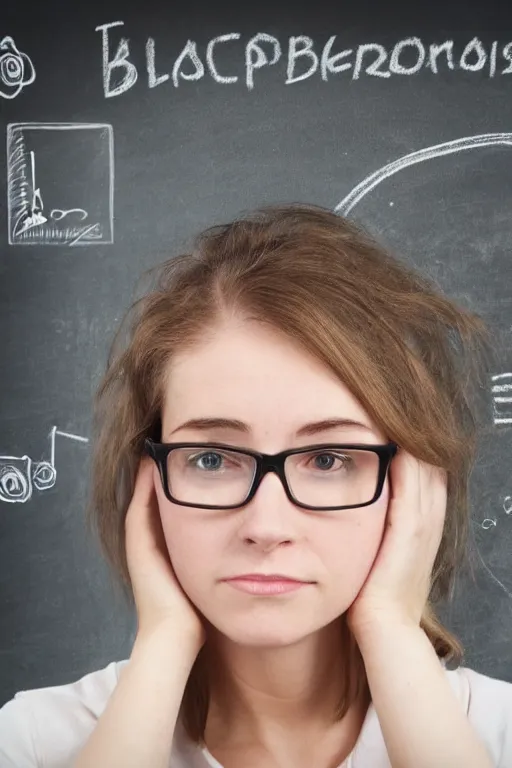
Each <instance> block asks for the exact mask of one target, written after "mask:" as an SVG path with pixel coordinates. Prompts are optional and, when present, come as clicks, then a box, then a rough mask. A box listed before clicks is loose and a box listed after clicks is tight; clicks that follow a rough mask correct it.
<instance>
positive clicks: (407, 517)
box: [347, 450, 447, 639]
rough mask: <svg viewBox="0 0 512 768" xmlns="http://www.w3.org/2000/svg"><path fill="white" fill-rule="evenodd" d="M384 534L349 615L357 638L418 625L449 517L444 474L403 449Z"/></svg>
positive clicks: (393, 465)
mask: <svg viewBox="0 0 512 768" xmlns="http://www.w3.org/2000/svg"><path fill="white" fill-rule="evenodd" d="M390 476H391V484H390V498H389V502H388V510H387V517H386V525H385V529H384V534H383V537H382V541H381V544H380V548H379V551H378V552H377V556H376V558H375V560H374V562H373V565H372V568H371V570H370V573H369V574H368V577H367V578H366V581H365V583H364V584H363V586H362V588H361V590H360V592H359V594H358V595H357V597H356V599H355V600H354V602H353V603H352V605H351V606H350V608H349V609H348V612H347V620H348V624H349V627H350V629H351V630H352V632H353V633H354V635H355V636H356V639H357V637H358V634H361V633H364V632H367V631H372V630H373V628H375V627H379V626H382V625H387V626H390V625H392V626H395V627H396V626H400V625H407V626H419V624H420V620H421V617H422V614H423V611H424V608H425V605H426V603H427V600H428V596H429V593H430V588H431V575H432V568H433V565H434V561H435V557H436V554H437V551H438V549H439V545H440V543H441V538H442V534H443V527H444V520H445V515H446V498H447V494H446V472H445V471H444V470H442V469H440V468H439V467H433V466H431V465H430V464H425V463H424V462H421V461H419V460H418V459H416V458H414V457H413V456H411V454H409V453H407V452H405V451H403V450H399V451H398V453H397V455H396V456H395V458H394V459H393V461H392V462H391V468H390Z"/></svg>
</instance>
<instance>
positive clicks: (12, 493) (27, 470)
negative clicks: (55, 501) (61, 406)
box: [0, 427, 89, 504]
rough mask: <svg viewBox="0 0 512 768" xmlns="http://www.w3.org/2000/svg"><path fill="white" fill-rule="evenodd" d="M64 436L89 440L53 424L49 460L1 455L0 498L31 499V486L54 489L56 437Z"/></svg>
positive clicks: (79, 440)
mask: <svg viewBox="0 0 512 768" xmlns="http://www.w3.org/2000/svg"><path fill="white" fill-rule="evenodd" d="M57 435H59V436H60V437H66V438H68V439H69V440H76V441H78V442H81V443H88V442H89V440H88V438H86V437H81V436H80V435H73V434H71V433H69V432H62V431H60V430H58V429H57V427H52V429H51V431H50V434H49V440H50V460H49V461H33V460H32V459H31V458H30V456H26V455H25V456H0V501H5V502H8V503H18V504H20V503H21V504H23V503H25V502H27V501H29V500H30V499H31V498H32V493H33V490H34V488H35V489H36V490H37V491H46V490H48V489H49V488H53V486H54V485H55V481H56V479H57V468H56V466H55V438H56V436H57Z"/></svg>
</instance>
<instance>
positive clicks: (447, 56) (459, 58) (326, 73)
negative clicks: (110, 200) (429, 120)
mask: <svg viewBox="0 0 512 768" xmlns="http://www.w3.org/2000/svg"><path fill="white" fill-rule="evenodd" d="M123 26H124V21H112V22H110V23H108V24H100V25H99V26H97V27H96V31H97V32H101V37H102V44H101V50H102V62H103V93H104V96H105V98H107V99H108V98H112V97H114V96H120V95H121V94H123V93H126V91H128V90H130V88H132V87H133V86H134V85H135V83H136V82H137V80H138V78H139V71H138V69H137V67H136V66H135V64H134V62H133V61H132V60H131V58H130V56H131V49H130V40H129V38H127V37H121V38H120V39H119V38H118V42H117V46H116V47H115V49H114V48H113V45H115V43H114V44H113V45H112V46H111V43H112V40H111V38H112V37H113V36H114V34H115V33H112V30H113V29H114V28H116V27H123ZM241 37H242V35H241V34H240V33H239V32H232V33H229V34H225V35H219V36H218V37H215V38H212V39H211V40H210V41H209V42H208V43H207V45H206V51H205V53H204V55H202V54H201V52H200V50H199V48H198V45H197V43H196V41H195V40H187V42H186V43H185V45H184V46H183V48H182V49H181V51H180V52H179V53H178V55H177V56H176V57H175V58H174V61H173V62H172V66H171V67H168V69H169V71H161V72H160V74H158V73H157V61H156V60H157V43H156V41H155V39H154V38H153V37H148V38H147V40H146V43H145V59H146V72H147V86H148V88H156V87H157V86H160V85H163V84H164V83H167V82H170V83H172V85H173V86H174V87H175V88H178V87H179V85H180V82H181V81H182V80H188V81H195V80H201V79H202V78H203V77H205V75H206V74H207V73H208V74H209V75H210V76H211V77H212V78H213V80H214V81H215V82H216V83H220V84H223V85H226V84H235V83H237V82H238V81H239V75H237V74H235V73H227V72H225V71H224V72H223V73H222V74H221V71H220V70H221V69H222V67H221V66H220V64H219V63H218V61H219V59H221V58H222V49H223V46H226V45H230V46H233V45H235V46H236V49H241V51H240V63H241V66H243V68H244V74H245V85H246V87H247V89H248V90H252V89H253V88H254V86H255V73H256V72H257V71H258V70H262V69H263V68H265V67H272V66H274V65H275V64H277V63H278V62H279V61H280V60H281V59H285V62H284V63H285V64H286V66H285V67H284V66H283V70H285V71H286V80H285V85H292V84H294V83H299V82H302V81H304V80H307V79H309V78H311V77H313V76H314V75H315V74H316V73H317V72H319V73H320V78H321V79H322V80H323V81H324V82H327V81H328V80H329V78H332V77H333V76H337V75H340V74H342V73H347V75H346V76H348V77H350V78H351V79H352V80H359V79H360V78H361V77H362V76H370V77H380V78H390V77H393V76H411V75H415V74H416V73H418V72H420V71H423V70H429V71H430V72H431V73H432V74H434V75H438V74H439V73H442V72H446V71H454V70H457V69H459V70H461V71H464V72H479V73H481V72H484V71H485V72H486V74H487V76H488V77H490V78H492V77H496V76H497V75H507V74H511V73H512V42H507V43H502V44H500V43H499V42H498V41H497V40H494V41H493V42H492V43H491V44H490V45H489V46H488V45H486V44H485V43H484V42H483V41H482V40H480V39H479V38H478V37H473V38H472V39H471V40H469V41H468V42H467V43H466V45H464V46H460V45H456V44H455V42H454V41H453V40H445V41H443V42H441V43H430V44H429V43H426V42H424V41H423V40H422V39H421V38H420V37H407V38H404V39H403V40H399V41H398V42H397V43H396V44H395V45H394V46H393V47H392V48H387V47H386V46H384V45H381V44H380V43H376V42H371V43H364V44H361V45H358V46H356V47H355V48H346V49H342V50H337V51H334V49H335V46H336V45H337V37H338V36H337V35H332V36H331V37H329V39H328V40H327V42H326V43H325V44H324V45H319V44H318V43H315V41H314V40H313V38H312V37H309V36H307V35H296V36H292V37H290V38H288V40H287V42H286V45H285V46H284V47H285V52H284V53H283V46H282V44H281V42H280V40H279V39H278V38H277V37H274V36H273V35H269V34H267V33H264V32H259V33H258V34H256V35H254V36H253V37H251V38H250V39H249V40H247V42H245V43H244V42H243V41H242V40H241ZM111 47H112V48H113V52H112V53H111ZM137 54H138V52H137Z"/></svg>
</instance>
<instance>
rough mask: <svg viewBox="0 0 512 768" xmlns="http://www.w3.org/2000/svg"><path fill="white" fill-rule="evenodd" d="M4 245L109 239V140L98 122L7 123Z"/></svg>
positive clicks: (109, 135) (111, 159)
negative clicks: (7, 243) (7, 242)
mask: <svg viewBox="0 0 512 768" xmlns="http://www.w3.org/2000/svg"><path fill="white" fill-rule="evenodd" d="M7 210H8V231H9V244H10V245H67V246H75V245H104V244H108V243H113V242H114V141H113V131H112V126H111V125H107V124H100V123H10V124H9V125H8V126H7Z"/></svg>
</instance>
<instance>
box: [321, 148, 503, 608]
mask: <svg viewBox="0 0 512 768" xmlns="http://www.w3.org/2000/svg"><path fill="white" fill-rule="evenodd" d="M495 145H501V146H509V147H512V133H483V134H480V135H478V136H465V137H463V138H461V139H455V140H453V141H446V142H444V143H443V144H435V145H433V146H431V147H424V148H423V149H420V150H417V151H416V152H411V153H410V154H408V155H404V156H403V157H399V158H398V160H394V161H393V162H391V163H388V164H387V165H384V166H383V167H382V168H379V169H378V170H377V171H375V172H374V173H372V174H370V175H369V176H366V178H364V179H363V180H362V181H361V182H359V184H357V185H356V186H355V187H354V188H353V189H352V190H351V191H350V192H349V193H348V195H346V196H345V197H344V198H343V200H342V201H341V202H340V203H338V205H337V206H336V207H335V208H334V212H335V213H339V214H340V215H342V216H347V215H348V214H349V213H350V212H351V211H352V209H353V208H355V206H356V205H357V204H358V203H359V202H361V200H362V199H363V198H364V197H366V195H367V194H368V193H369V192H371V191H372V190H373V189H375V187H377V186H378V185H379V184H381V182H383V181H385V180H386V179H389V177H390V176H393V175H394V174H395V173H399V172H400V171H403V170H404V169H405V168H409V167H410V166H412V165H416V163H423V162H425V161H427V160H433V159H434V158H437V157H443V156H444V155H452V154H454V153H456V152H464V151H465V150H467V149H479V148H480V147H492V146H495ZM507 498H509V497H507ZM484 522H485V521H484ZM477 551H478V548H477ZM478 556H479V558H480V561H481V563H482V565H483V567H484V568H485V570H486V571H487V573H488V574H489V575H490V577H491V578H492V580H493V581H495V582H496V583H497V584H498V585H499V586H500V587H501V588H502V589H503V591H504V592H505V593H506V594H507V595H508V597H509V598H510V599H512V593H511V592H510V591H509V590H508V589H507V588H506V586H505V585H504V584H502V583H501V581H500V580H499V579H498V578H497V577H496V576H495V575H494V574H493V573H492V571H491V570H490V568H489V567H488V565H487V564H486V563H485V562H484V560H483V558H482V556H481V554H480V552H478Z"/></svg>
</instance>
